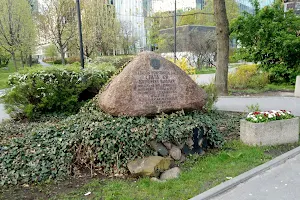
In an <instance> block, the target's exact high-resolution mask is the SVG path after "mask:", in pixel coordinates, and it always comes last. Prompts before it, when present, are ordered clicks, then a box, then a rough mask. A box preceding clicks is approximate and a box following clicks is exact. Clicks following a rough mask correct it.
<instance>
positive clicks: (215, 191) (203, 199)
mask: <svg viewBox="0 0 300 200" xmlns="http://www.w3.org/2000/svg"><path fill="white" fill-rule="evenodd" d="M298 154H300V147H297V148H295V149H293V150H291V151H289V152H287V153H285V154H282V155H281V156H278V157H277V158H275V159H273V160H271V161H269V162H267V163H265V164H262V165H260V166H258V167H256V168H254V169H251V170H250V171H247V172H245V173H243V174H241V175H239V176H237V177H235V178H233V179H231V180H229V181H226V182H223V183H221V184H220V185H217V186H216V187H214V188H212V189H210V190H207V191H206V192H203V193H201V194H199V195H198V196H195V197H193V198H192V199H191V200H208V199H211V198H213V197H216V196H219V195H221V194H222V193H225V192H227V191H228V190H231V189H233V188H234V187H236V186H237V185H239V184H240V183H244V182H246V181H247V180H249V179H251V178H252V177H254V176H257V175H259V174H261V173H263V172H265V171H267V170H269V169H271V168H273V167H276V166H278V165H281V164H283V163H285V162H286V161H287V160H289V159H291V158H293V157H295V156H297V155H298Z"/></svg>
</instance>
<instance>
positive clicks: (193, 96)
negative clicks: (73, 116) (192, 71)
mask: <svg viewBox="0 0 300 200" xmlns="http://www.w3.org/2000/svg"><path fill="white" fill-rule="evenodd" d="M205 103H206V93H205V91H204V90H203V89H201V88H200V87H199V86H198V85H197V84H196V83H195V82H194V81H193V80H192V79H191V78H190V77H189V76H188V75H187V74H186V73H185V72H184V71H182V70H181V69H180V68H179V67H178V66H176V65H175V64H173V63H172V62H170V61H169V60H167V59H165V58H163V57H161V56H160V55H158V54H155V53H153V52H143V53H140V54H139V55H138V56H137V57H136V58H135V59H133V61H131V62H130V63H129V64H128V65H127V66H126V67H125V68H124V69H123V71H122V72H121V73H120V74H119V75H118V76H116V77H115V78H114V79H113V80H112V81H111V82H110V83H109V84H108V85H107V86H106V88H105V89H104V90H103V91H102V92H101V94H100V96H99V106H100V108H101V109H102V110H103V111H104V112H106V113H109V114H111V115H114V116H119V115H126V116H151V115H155V114H158V113H162V112H164V113H169V112H173V111H178V110H185V111H192V110H201V109H202V108H203V106H204V105H205Z"/></svg>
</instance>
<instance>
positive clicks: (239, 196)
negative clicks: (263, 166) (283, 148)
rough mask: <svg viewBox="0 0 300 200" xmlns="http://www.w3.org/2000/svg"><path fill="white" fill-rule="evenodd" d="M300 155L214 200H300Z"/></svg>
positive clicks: (213, 199)
mask: <svg viewBox="0 0 300 200" xmlns="http://www.w3.org/2000/svg"><path fill="white" fill-rule="evenodd" d="M299 199H300V155H297V156H296V157H294V158H291V159H290V160H288V161H286V162H285V163H284V164H282V165H279V166H277V167H275V168H271V169H270V170H268V171H266V172H265V173H263V174H261V175H258V176H255V177H253V178H251V179H250V180H248V181H247V182H245V183H241V184H239V185H238V186H237V187H236V188H234V189H232V190H230V191H228V192H227V193H224V194H222V195H220V196H217V197H215V198H212V200H299Z"/></svg>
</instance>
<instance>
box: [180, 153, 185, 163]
mask: <svg viewBox="0 0 300 200" xmlns="http://www.w3.org/2000/svg"><path fill="white" fill-rule="evenodd" d="M185 160H186V157H185V156H184V155H183V154H181V158H180V160H179V162H180V163H183V162H184V161H185Z"/></svg>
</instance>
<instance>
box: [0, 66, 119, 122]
mask: <svg viewBox="0 0 300 200" xmlns="http://www.w3.org/2000/svg"><path fill="white" fill-rule="evenodd" d="M104 68H107V69H104ZM112 69H114V68H113V67H112V66H103V65H102V66H98V68H94V67H87V68H86V69H84V70H80V69H79V67H72V66H66V67H64V68H62V67H56V66H53V67H47V68H34V69H27V71H23V72H22V73H16V74H14V75H11V76H10V77H9V81H8V82H9V85H10V86H11V87H12V89H11V90H10V91H9V92H8V93H7V94H6V95H5V96H4V97H3V101H4V103H5V107H6V109H7V111H8V113H10V114H11V116H12V117H13V118H23V117H27V118H33V117H35V116H38V114H41V113H51V112H66V113H75V112H77V111H78V110H79V108H80V105H82V102H81V101H83V100H87V99H91V98H93V97H94V96H95V94H97V93H98V92H99V90H100V88H101V87H102V86H103V85H104V84H105V83H106V81H107V80H108V79H109V78H110V76H111V75H112V74H113V70H112ZM90 92H92V93H93V94H94V95H90Z"/></svg>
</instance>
